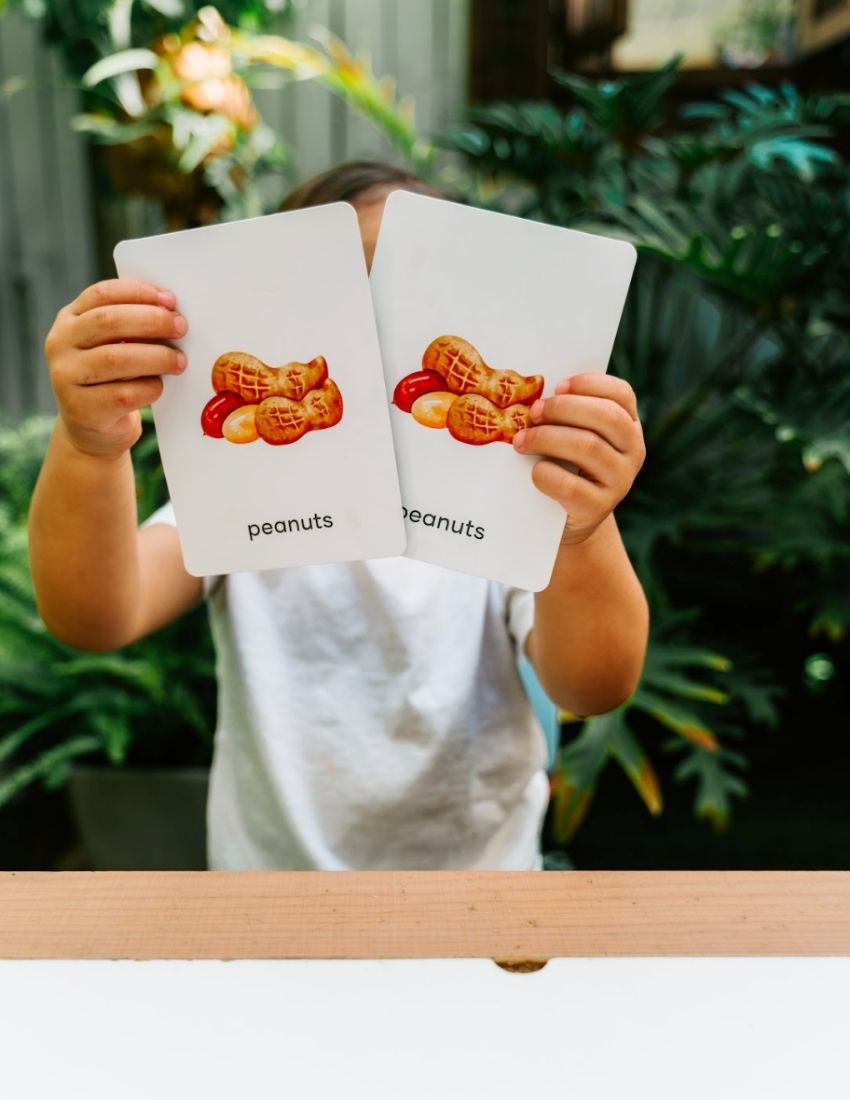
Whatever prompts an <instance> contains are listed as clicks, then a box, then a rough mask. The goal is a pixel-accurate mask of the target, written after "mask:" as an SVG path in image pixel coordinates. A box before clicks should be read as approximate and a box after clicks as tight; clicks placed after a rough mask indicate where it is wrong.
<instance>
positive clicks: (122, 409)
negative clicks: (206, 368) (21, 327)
mask: <svg viewBox="0 0 850 1100" xmlns="http://www.w3.org/2000/svg"><path fill="white" fill-rule="evenodd" d="M175 305H176V303H175V299H174V295H173V294H172V293H171V292H170V291H167V290H163V289H161V288H160V287H156V286H153V285H152V284H150V283H142V282H137V281H135V280H130V279H111V280H108V281H107V282H102V283H95V285H94V286H90V287H89V288H88V289H87V290H84V291H83V293H82V294H81V295H80V296H79V298H77V299H76V301H74V302H71V304H70V305H68V306H65V307H64V309H61V310H60V311H59V313H58V314H57V317H56V320H55V321H54V323H53V327H52V328H51V330H50V332H49V333H48V334H47V339H46V340H45V342H44V351H45V355H46V356H47V363H48V366H49V367H50V377H51V381H52V383H53V390H54V392H55V394H56V401H57V403H58V405H59V414H60V416H61V418H62V422H63V424H64V426H65V430H66V432H67V435H68V437H69V438H70V440H71V442H72V443H73V445H74V446H75V447H76V448H77V449H78V450H80V451H82V452H84V453H86V454H90V455H95V456H97V457H104V458H117V457H118V456H119V455H121V454H123V453H124V452H125V451H128V450H129V449H130V447H132V446H133V444H134V443H135V442H136V440H137V439H138V438H139V435H140V434H141V417H140V415H139V409H141V408H143V407H144V406H145V405H149V404H150V403H151V402H152V401H155V400H156V399H157V397H159V395H160V394H161V393H162V377H161V376H162V375H164V374H179V373H180V372H181V371H182V370H183V369H184V368H185V366H186V359H185V356H184V355H183V354H182V353H181V352H179V351H177V350H176V348H173V347H170V346H169V345H168V344H167V343H166V341H168V340H175V339H179V338H180V337H181V336H183V335H184V334H185V333H186V329H187V325H186V321H185V319H184V318H183V317H182V316H181V315H180V314H179V313H178V312H176V310H175Z"/></svg>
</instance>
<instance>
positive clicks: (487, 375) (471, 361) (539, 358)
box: [371, 191, 635, 591]
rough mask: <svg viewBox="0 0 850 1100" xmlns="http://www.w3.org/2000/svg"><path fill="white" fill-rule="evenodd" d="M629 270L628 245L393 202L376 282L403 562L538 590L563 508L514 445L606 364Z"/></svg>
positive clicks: (631, 253)
mask: <svg viewBox="0 0 850 1100" xmlns="http://www.w3.org/2000/svg"><path fill="white" fill-rule="evenodd" d="M634 264H635V250H634V248H633V247H632V245H630V244H627V243H625V242H623V241H615V240H610V239H609V238H606V237H596V236H592V235H590V234H587V233H578V232H575V231H573V230H568V229H559V228H555V227H552V226H547V225H542V224H540V223H538V222H530V221H526V220H524V219H521V218H515V217H510V216H507V215H504V214H493V213H490V212H487V211H483V210H476V209H472V208H470V207H465V206H461V205H459V204H456V203H452V202H446V201H444V200H442V199H432V198H427V197H424V196H422V195H414V194H410V193H408V192H401V191H397V192H394V193H393V194H391V195H390V197H389V199H388V201H387V205H386V209H385V212H384V216H383V222H382V225H381V231H380V236H379V239H378V246H377V250H376V252H375V259H374V262H373V265H372V276H371V283H372V299H373V302H374V306H375V316H376V319H377V322H378V333H379V335H380V340H381V351H382V355H383V361H384V372H385V375H386V382H387V392H388V396H389V399H390V401H391V403H392V408H391V419H392V425H393V436H394V438H395V447H396V461H397V463H398V469H399V477H400V479H401V491H402V502H403V505H404V514H405V518H406V523H407V539H408V542H407V551H406V553H407V556H408V557H411V558H417V559H419V560H420V561H426V562H431V563H432V564H434V565H442V566H445V567H447V568H449V569H457V570H460V571H461V572H464V573H474V574H477V575H478V576H482V577H489V578H491V579H493V580H497V581H502V582H504V583H506V584H511V585H516V586H518V587H520V588H525V589H531V590H534V591H538V590H540V589H541V588H545V587H546V585H547V584H548V582H549V578H550V576H551V573H552V568H553V566H554V562H555V557H556V554H557V551H558V545H559V542H560V538H561V535H562V532H563V528H564V522H565V513H564V510H563V508H562V507H561V506H560V505H559V504H557V503H556V502H555V501H553V500H552V499H550V498H549V497H546V496H544V495H543V494H542V493H541V492H540V491H539V490H538V489H537V488H535V486H534V484H533V483H532V480H531V471H532V467H533V465H534V463H535V462H536V461H538V460H537V458H532V457H531V456H528V455H521V454H519V453H518V452H517V451H515V450H514V447H513V445H512V442H511V441H512V439H513V437H514V435H515V434H516V432H517V431H519V430H521V429H522V428H524V427H526V426H528V425H529V423H530V421H529V409H530V407H531V405H532V404H533V403H534V401H535V400H536V398H538V397H540V396H541V395H542V396H549V395H551V394H552V393H553V392H554V387H555V385H556V383H557V382H559V381H560V380H561V379H563V378H566V377H569V376H570V375H574V374H580V373H583V372H586V371H598V372H603V371H605V370H606V368H607V364H608V359H609V357H610V355H611V348H612V346H613V343H614V337H615V335H616V332H617V326H618V324H619V321H620V315H621V313H622V310H623V305H624V302H625V298H626V292H627V290H628V286H629V281H630V279H631V275H632V271H633V269H634Z"/></svg>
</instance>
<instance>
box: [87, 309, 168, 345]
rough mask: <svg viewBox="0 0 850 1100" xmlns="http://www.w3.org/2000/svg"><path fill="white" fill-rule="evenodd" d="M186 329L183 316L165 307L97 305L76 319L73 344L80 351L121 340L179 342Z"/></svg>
mask: <svg viewBox="0 0 850 1100" xmlns="http://www.w3.org/2000/svg"><path fill="white" fill-rule="evenodd" d="M187 328H188V325H187V324H186V320H185V318H184V317H182V316H181V315H180V314H179V313H174V312H173V311H172V310H169V309H163V308H162V306H154V305H125V304H120V305H109V306H96V307H94V308H92V309H89V310H87V311H86V312H85V313H83V314H82V315H81V316H79V317H77V318H76V320H75V322H74V327H73V342H74V345H75V346H76V347H78V348H96V347H100V346H101V345H102V344H113V343H116V342H117V341H119V340H176V339H179V338H180V337H181V336H185V334H186V330H187Z"/></svg>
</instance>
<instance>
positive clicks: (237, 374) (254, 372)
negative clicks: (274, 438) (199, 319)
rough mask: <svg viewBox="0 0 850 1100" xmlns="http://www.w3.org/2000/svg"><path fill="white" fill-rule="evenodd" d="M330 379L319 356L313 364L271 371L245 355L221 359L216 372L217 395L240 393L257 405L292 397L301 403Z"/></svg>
mask: <svg viewBox="0 0 850 1100" xmlns="http://www.w3.org/2000/svg"><path fill="white" fill-rule="evenodd" d="M327 377H328V364H327V362H326V361H325V359H324V358H323V356H321V355H318V356H316V358H315V359H311V360H310V362H309V363H286V364H284V365H283V366H282V367H270V366H269V365H268V364H267V363H264V362H263V361H262V360H261V359H257V358H256V357H255V356H253V355H249V354H248V353H247V352H245V351H228V352H225V353H224V355H219V357H218V359H216V361H215V363H213V369H212V384H213V389H214V390H215V391H216V393H236V394H239V395H240V396H241V397H244V398H245V400H246V402H248V403H249V404H252V405H255V404H257V403H258V402H260V401H262V400H264V399H265V398H266V397H288V398H289V399H290V400H292V401H301V400H303V398H305V397H306V396H307V394H308V393H309V392H310V391H311V390H314V389H317V388H318V387H319V386H321V385H322V383H323V382H324V381H325V379H326V378H327Z"/></svg>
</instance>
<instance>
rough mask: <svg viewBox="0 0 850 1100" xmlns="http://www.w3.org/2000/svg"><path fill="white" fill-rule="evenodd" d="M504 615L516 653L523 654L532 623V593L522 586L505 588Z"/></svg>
mask: <svg viewBox="0 0 850 1100" xmlns="http://www.w3.org/2000/svg"><path fill="white" fill-rule="evenodd" d="M505 615H506V617H507V622H508V630H509V632H510V635H511V638H512V640H513V643H514V646H515V647H516V651H517V654H518V655H519V656H525V643H526V642H527V641H528V635H529V634H530V633H531V628H532V626H533V625H534V593H533V592H526V591H525V590H524V589H522V588H508V589H506V591H505Z"/></svg>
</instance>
